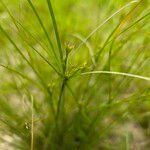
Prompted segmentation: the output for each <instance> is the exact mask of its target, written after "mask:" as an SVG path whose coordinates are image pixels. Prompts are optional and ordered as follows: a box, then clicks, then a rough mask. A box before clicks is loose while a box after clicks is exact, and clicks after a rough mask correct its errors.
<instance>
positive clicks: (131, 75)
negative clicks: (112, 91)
mask: <svg viewBox="0 0 150 150" xmlns="http://www.w3.org/2000/svg"><path fill="white" fill-rule="evenodd" d="M88 74H112V75H121V76H127V77H132V78H137V79H142V80H147V81H150V77H144V76H140V75H135V74H130V73H124V72H115V71H91V72H84V73H82V75H88Z"/></svg>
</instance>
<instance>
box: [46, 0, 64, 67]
mask: <svg viewBox="0 0 150 150" xmlns="http://www.w3.org/2000/svg"><path fill="white" fill-rule="evenodd" d="M47 4H48V8H49V13H50V16H51V19H52V23H53V28H54V31H55V36H56V41H57V45H58V49H59V55H60V60H61V63H62V62H63V50H62V46H61V41H60V36H59V32H58V27H57V23H56V19H55V15H54V11H53V7H52V4H51V1H50V0H47ZM62 65H63V64H62Z"/></svg>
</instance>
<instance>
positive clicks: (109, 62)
mask: <svg viewBox="0 0 150 150" xmlns="http://www.w3.org/2000/svg"><path fill="white" fill-rule="evenodd" d="M113 44H114V41H112V44H111V46H110V50H109V58H108V71H111V55H112V49H113ZM108 82H109V92H108V93H109V97H108V103H110V102H111V92H112V88H111V84H112V83H111V74H109V81H108Z"/></svg>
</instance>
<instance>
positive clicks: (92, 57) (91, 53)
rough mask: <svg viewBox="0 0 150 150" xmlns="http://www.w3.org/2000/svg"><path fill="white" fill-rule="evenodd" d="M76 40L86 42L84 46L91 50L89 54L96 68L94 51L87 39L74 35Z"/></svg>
mask: <svg viewBox="0 0 150 150" xmlns="http://www.w3.org/2000/svg"><path fill="white" fill-rule="evenodd" d="M73 36H74V37H75V38H77V39H79V40H80V41H81V42H84V44H85V45H86V47H87V48H88V50H89V54H90V57H91V60H92V63H93V65H94V66H96V60H95V58H94V51H93V49H92V47H91V45H90V44H89V43H88V42H87V41H86V40H85V38H83V37H82V36H80V35H77V34H74V35H73Z"/></svg>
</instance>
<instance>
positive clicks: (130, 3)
mask: <svg viewBox="0 0 150 150" xmlns="http://www.w3.org/2000/svg"><path fill="white" fill-rule="evenodd" d="M137 2H138V1H135V0H133V1H131V2H129V3H127V4H126V5H124V6H123V7H121V8H120V9H119V10H117V11H116V12H115V13H113V14H112V15H111V16H110V17H108V18H107V19H105V20H104V21H103V22H102V23H101V24H100V25H99V26H98V27H96V28H95V29H94V30H93V31H92V32H91V33H90V34H89V35H88V36H87V37H86V39H85V41H87V40H88V39H89V38H90V37H91V36H93V35H94V34H95V33H96V32H97V31H98V30H99V29H100V28H101V27H102V26H103V25H105V24H106V23H107V22H108V21H109V20H111V19H112V18H113V17H114V16H115V15H117V14H118V13H120V12H121V11H122V10H124V9H125V8H127V7H128V6H130V5H132V4H134V3H137ZM83 44H84V42H81V43H80V44H79V46H78V47H77V48H76V50H77V49H79V48H80V47H81V46H82V45H83Z"/></svg>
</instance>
